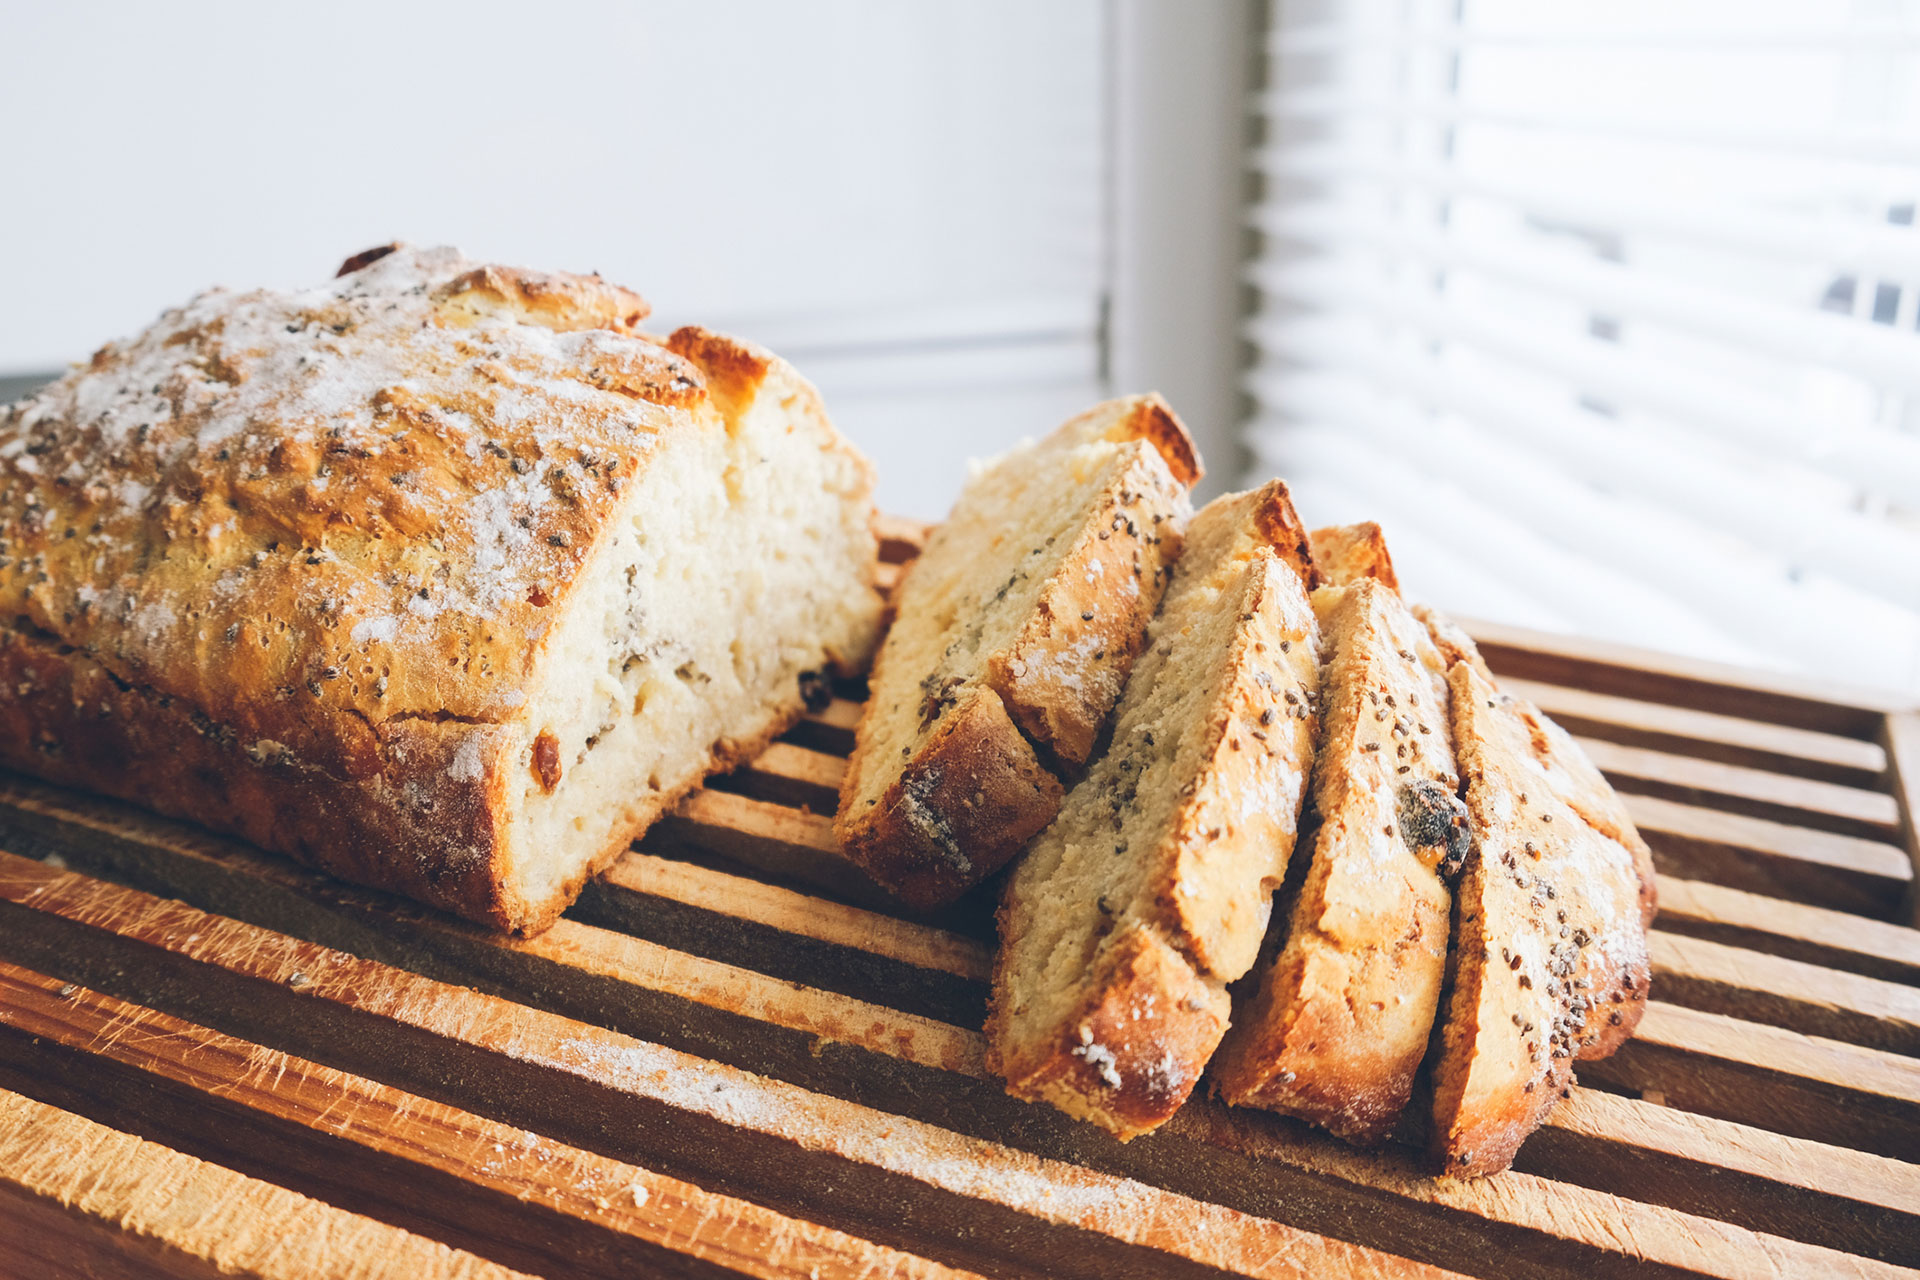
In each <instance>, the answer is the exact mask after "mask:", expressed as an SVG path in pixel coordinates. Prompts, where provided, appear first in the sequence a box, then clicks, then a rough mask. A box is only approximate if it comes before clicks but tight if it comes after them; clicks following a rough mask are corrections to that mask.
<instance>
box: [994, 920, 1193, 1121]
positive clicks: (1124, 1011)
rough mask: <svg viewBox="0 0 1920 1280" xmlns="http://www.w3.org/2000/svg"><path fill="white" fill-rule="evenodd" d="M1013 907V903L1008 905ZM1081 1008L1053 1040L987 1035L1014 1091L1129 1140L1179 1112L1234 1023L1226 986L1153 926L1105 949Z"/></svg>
mask: <svg viewBox="0 0 1920 1280" xmlns="http://www.w3.org/2000/svg"><path fill="white" fill-rule="evenodd" d="M1003 910H1004V908H1003ZM1099 965H1100V968H1099V970H1098V971H1097V972H1096V973H1094V974H1092V975H1090V977H1091V981H1090V982H1089V983H1088V985H1087V991H1088V996H1087V1000H1086V1002H1085V1003H1084V1004H1083V1005H1082V1006H1081V1008H1080V1009H1079V1010H1078V1011H1077V1012H1076V1013H1075V1014H1074V1016H1073V1017H1071V1018H1069V1019H1068V1020H1067V1021H1066V1022H1065V1023H1063V1024H1062V1025H1061V1027H1060V1029H1059V1032H1058V1034H1057V1036H1055V1037H1054V1038H1053V1039H1052V1040H1050V1041H1049V1042H1046V1043H1035V1044H1017V1043H1011V1042H1009V1041H1007V1039H1006V1038H1005V1037H1003V1036H1000V1035H996V1034H994V1029H993V1027H992V1025H991V1024H989V1027H988V1036H987V1046H988V1048H987V1068H988V1070H990V1071H993V1072H995V1073H996V1074H998V1075H1000V1076H1002V1077H1003V1078H1004V1079H1005V1080H1006V1082H1007V1092H1009V1093H1011V1094H1013V1095H1014V1096H1015V1097H1019V1098H1026V1099H1028V1100H1030V1101H1035V1102H1050V1103H1052V1104H1053V1105H1054V1106H1056V1107H1059V1108H1060V1109H1061V1110H1062V1111H1065V1112H1066V1113H1067V1114H1068V1115H1071V1116H1076V1117H1078V1118H1079V1119H1082V1120H1090V1121H1092V1122H1093V1123H1095V1124H1097V1125H1099V1126H1100V1127H1102V1128H1103V1129H1106V1130H1108V1131H1109V1132H1111V1133H1112V1134H1113V1135H1114V1136H1116V1137H1118V1138H1119V1139H1120V1140H1121V1141H1122V1142H1126V1141H1128V1140H1130V1139H1132V1138H1136V1137H1138V1136H1139V1135H1140V1134H1143V1133H1147V1132H1149V1131H1151V1130H1153V1129H1156V1128H1158V1127H1159V1126H1160V1125H1162V1124H1165V1123H1166V1122H1167V1121H1168V1120H1170V1119H1172V1117H1173V1114H1174V1112H1176V1111H1178V1110H1179V1109H1180V1106H1181V1104H1182V1103H1184V1102H1185V1101H1186V1100H1187V1095H1188V1094H1190V1093H1192V1092H1193V1086H1194V1084H1195V1083H1196V1082H1197V1081H1198V1080H1199V1078H1200V1073H1201V1071H1202V1070H1203V1069H1204V1068H1205V1067H1206V1064H1207V1058H1208V1056H1209V1055H1210V1054H1211V1053H1212V1052H1213V1047H1214V1045H1216V1044H1218V1043H1219V1042H1220V1037H1221V1035H1222V1034H1224V1033H1225V1031H1226V1029H1227V1016H1228V1011H1229V1001H1228V998H1227V994H1226V991H1225V990H1224V989H1223V988H1222V987H1221V986H1220V985H1219V984H1218V983H1213V982H1209V981H1207V980H1206V979H1205V978H1203V977H1202V976H1201V975H1200V974H1198V973H1196V972H1195V971H1194V968H1193V965H1192V964H1191V963H1189V962H1188V960H1187V959H1186V957H1185V956H1183V955H1181V954H1180V952H1178V951H1177V950H1175V949H1174V948H1173V947H1171V946H1169V945H1168V944H1167V942H1166V940H1165V939H1163V938H1161V937H1160V936H1159V935H1158V934H1156V933H1155V932H1154V931H1153V930H1152V929H1148V928H1136V929H1133V930H1131V931H1130V932H1128V933H1127V934H1126V935H1125V936H1124V937H1121V938H1118V939H1116V940H1115V941H1114V942H1113V943H1112V944H1111V945H1110V946H1109V947H1107V948H1106V949H1105V950H1104V951H1103V952H1102V953H1101V957H1100V960H1099Z"/></svg>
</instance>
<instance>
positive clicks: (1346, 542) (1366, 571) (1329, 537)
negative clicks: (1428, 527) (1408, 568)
mask: <svg viewBox="0 0 1920 1280" xmlns="http://www.w3.org/2000/svg"><path fill="white" fill-rule="evenodd" d="M1312 544H1313V561H1314V563H1315V564H1317V565H1319V566H1320V574H1321V580H1322V581H1323V582H1330V583H1334V584H1337V585H1340V586H1347V585H1350V584H1352V583H1355V582H1358V581H1360V580H1361V579H1362V578H1373V579H1376V580H1378V581H1380V582H1382V583H1385V584H1386V586H1387V588H1388V589H1389V590H1391V591H1399V590H1400V579H1399V577H1398V575H1396V574H1395V573H1394V571H1393V557H1392V556H1391V555H1389V554H1388V553H1387V538H1386V535H1385V534H1383V533H1382V532H1381V531H1380V526H1379V525H1377V524H1375V523H1374V522H1373V521H1371V520H1368V521H1365V522H1364V523H1361V524H1339V525H1328V526H1326V527H1325V528H1320V529H1315V530H1314V531H1313V534H1312Z"/></svg>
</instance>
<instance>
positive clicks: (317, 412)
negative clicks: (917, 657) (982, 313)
mask: <svg viewBox="0 0 1920 1280" xmlns="http://www.w3.org/2000/svg"><path fill="white" fill-rule="evenodd" d="M646 310H647V308H646V303H645V302H644V301H642V300H641V299H640V298H639V297H638V296H636V295H634V294H632V293H629V292H628V291H626V290H624V289H619V288H616V287H614V286H612V285H609V284H607V283H606V282H605V281H603V280H601V279H599V278H598V277H593V276H576V275H561V274H548V273H541V272H533V271H525V270H521V269H518V268H511V267H500V266H489V265H485V264H477V263H473V262H469V261H467V260H465V259H463V258H462V257H461V256H460V255H459V254H457V253H455V252H454V251H452V250H450V249H426V250H415V249H406V248H397V249H391V250H381V251H374V252H372V253H369V254H365V255H361V256H360V257H358V258H356V259H354V260H352V261H350V262H349V263H348V265H347V268H346V269H345V270H344V271H343V273H342V275H341V276H340V278H338V279H336V280H335V281H333V282H331V283H329V284H327V285H324V286H322V287H319V288H316V289H312V290H308V291H305V292H298V293H287V292H274V291H258V292H253V293H230V292H227V291H224V290H213V291H210V292H208V293H205V294H202V295H201V296H199V297H198V298H196V299H194V300H193V301H192V302H190V303H188V304H187V305H186V306H184V307H181V308H179V309H177V310H174V311H170V312H168V313H167V314H166V315H164V316H162V317H161V318H160V319H159V320H158V321H157V322H156V323H155V324H154V325H153V326H152V327H150V328H149V329H148V330H147V331H145V332H144V333H142V334H140V335H138V336H136V337H134V338H132V339H129V340H127V341H125V342H117V343H111V344H109V345H108V346H106V347H104V348H102V349H101V350H100V351H99V352H98V353H97V354H95V356H94V357H93V359H92V361H91V362H90V363H89V364H87V365H86V366H84V367H81V368H78V369H76V370H74V371H73V372H72V373H70V374H68V375H67V376H66V377H64V378H62V379H61V380H60V381H58V382H56V383H54V384H53V385H52V386H50V387H48V388H47V389H45V390H43V391H42V392H41V393H40V394H39V395H37V396H36V397H35V398H34V399H32V400H30V401H26V402H24V403H22V404H20V405H16V406H13V407H12V408H10V409H7V410H5V411H4V413H0V540H4V544H5V547H4V552H5V554H4V555H0V618H4V619H5V621H6V623H7V624H8V625H7V626H6V627H5V628H0V671H3V672H4V673H5V676H4V679H0V762H3V763H5V764H6V765H7V766H9V767H11V768H15V769H19V770H22V771H24V772H28V773H32V774H36V775H38V776H40V777H44V778H47V779H50V780H52V781H55V782H58V783H63V784H69V785H77V786H84V787H90V788H94V789H96V790H100V791H105V792H108V793H110V794H114V795H118V796H123V797H125V798H128V799H131V800H135V801H137V802H139V803H142V804H146V805H149V806H151V807H153V808H156V809H160V810H162V811H164V812H167V813H171V814H177V815H182V816H185V817H189V818H193V819H196V820H198V821H200V822H203V823H206V824H208V825H210V826H215V827H219V828H221V829H223V830H227V831H231V832H236V833H238V834H239V835H241V836H244V837H245V838H247V839H250V840H252V841H254V842H255V843H257V844H260V845H263V846H266V847H267V848H271V849H277V850H280V851H283V852H286V853H289V854H292V855H294V856H295V857H299V858H302V859H304V860H306V861H307V862H310V863H312V864H314V865H315V866H318V867H321V868H323V869H325V870H327V871H330V872H333V873H335V874H337V875H340V876H343V877H345V878H348V879H352V880H356V881H359V882H361V883H364V884H371V885H377V886H380V887H383V888H388V889H393V890H396V891H398V892H401V893H406V894H411V895H413V896H415V897H417V898H420V899H422V900H424V901H427V902H431V903H434V904H436V905H439V906H442V907H445V908H447V909H449V910H452V911H456V912H458V913H460V914H461V915H464V916H466V917H468V918H469V919H472V920H476V921H480V922H483V923H486V924H490V925H493V926H495V927H498V928H502V929H514V930H519V931H522V932H528V933H531V932H535V931H537V930H539V929H541V928H544V927H545V926H546V925H547V924H549V923H550V922H551V921H552V920H553V919H554V918H555V917H556V916H557V915H558V914H559V913H560V912H561V911H562V910H564V909H565V908H566V906H567V904H568V903H569V902H570V901H572V899H573V896H574V895H575V894H576V893H577V892H578V891H579V889H580V887H581V885H582V884H583V882H584V881H585V880H586V878H587V877H588V876H589V875H591V874H592V873H593V872H594V871H596V870H597V869H599V868H600V867H603V866H605V865H606V864H607V863H608V862H610V861H611V860H612V859H614V858H616V857H618V856H619V855H620V853H621V852H622V851H623V850H624V849H625V848H626V847H627V845H628V844H629V842H630V841H631V840H632V839H633V838H634V837H635V836H636V835H638V834H639V833H640V832H641V831H642V830H643V829H645V827H646V826H647V824H648V823H649V822H650V821H652V820H653V818H654V817H655V816H657V815H658V814H660V813H661V812H663V811H664V810H665V809H667V808H668V807H670V806H671V805H672V804H673V803H674V802H675V800H676V799H677V798H678V797H679V796H680V795H682V794H684V793H685V792H686V791H688V790H689V789H691V788H692V787H694V786H696V785H698V784H699V782H700V780H701V779H702V778H704V777H705V776H706V775H707V774H708V773H709V772H711V771H712V770H714V769H716V768H725V767H727V766H728V765H730V764H732V763H734V762H736V761H738V760H740V759H742V758H744V757H746V756H748V755H750V754H752V753H753V752H754V751H755V750H757V749H758V747H759V745H760V744H762V743H764V742H765V741H767V739H768V738H770V737H771V736H773V735H775V734H778V733H779V732H781V731H782V730H783V729H784V728H785V727H786V726H787V725H788V724H790V723H792V722H793V721H794V720H795V719H796V718H797V717H798V716H799V715H800V714H801V712H802V709H803V698H804V697H805V694H806V690H807V688H809V687H811V686H813V685H815V684H817V682H818V681H819V680H820V678H821V673H822V672H823V671H824V670H826V669H829V668H845V669H849V670H851V669H853V668H855V667H857V666H858V665H860V664H861V663H863V661H864V659H865V656H866V654H867V653H869V652H870V651H871V647H872V645H873V643H874V640H875V638H876V633H877V631H878V627H879V621H880V611H881V604H882V602H881V600H880V597H879V595H878V593H877V592H876V591H875V590H874V587H873V580H874V576H875V568H876V560H877V546H876V543H875V539H874V537H873V533H872V531H871V528H870V521H871V515H872V506H871V501H870V494H871V489H872V474H871V471H870V469H869V468H868V466H867V464H866V462H865V460H864V459H862V458H861V457H860V456H859V454H857V453H856V452H854V450H853V449H852V448H851V447H850V446H848V444H847V443H846V441H845V440H843V439H842V438H841V437H840V435H839V434H838V433H837V432H836V431H835V430H834V428H833V426H832V424H831V423H830V422H829V421H828V420H827V416H826V413H825V411H824V409H823V408H822V406H821V403H820V399H819V397H818V395H816V394H815V392H814V390H813V388H812V387H810V386H809V385H808V384H807V383H806V381H805V380H804V379H802V378H801V377H800V376H799V374H797V373H796V372H795V371H794V370H793V368H792V367H791V366H789V365H788V364H787V363H786V362H785V361H782V360H780V359H779V358H778V357H776V356H774V355H772V354H771V353H770V352H767V351H764V350H761V349H760V348H758V347H754V346H751V345H749V344H747V343H742V342H736V341H734V340H731V339H728V338H724V337H721V336H719V335H717V334H711V333H707V332H705V331H703V330H698V329H686V330H682V331H680V332H679V333H676V334H674V335H673V336H672V337H671V338H670V339H664V340H659V339H650V338H648V337H646V336H645V335H643V334H642V333H640V331H639V330H638V328H637V325H638V324H639V323H640V321H641V320H642V319H643V318H644V317H645V315H646ZM70 535H71V536H70Z"/></svg>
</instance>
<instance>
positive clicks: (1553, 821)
mask: <svg viewBox="0 0 1920 1280" xmlns="http://www.w3.org/2000/svg"><path fill="white" fill-rule="evenodd" d="M1448 681H1449V685H1450V691H1451V710H1452V717H1453V728H1454V738H1455V744H1456V750H1457V752H1458V754H1459V759H1460V765H1461V769H1462V772H1463V773H1464V774H1465V776H1466V804H1467V812H1468V816H1469V820H1470V822H1471V829H1472V832H1473V838H1474V850H1473V852H1472V854H1471V855H1470V856H1469V857H1468V860H1467V866H1466V871H1465V873H1464V875H1463V876H1462V878H1461V881H1460V886H1459V890H1458V895H1457V902H1456V909H1455V922H1456V923H1455V936H1454V956H1453V969H1454V972H1453V975H1452V978H1451V987H1450V991H1449V994H1448V997H1447V1005H1446V1011H1445V1015H1444V1021H1443V1023H1442V1026H1441V1030H1440V1034H1439V1035H1438V1037H1437V1038H1436V1041H1435V1045H1434V1055H1433V1067H1432V1071H1433V1077H1432V1081H1433V1092H1434V1125H1433V1130H1432V1136H1431V1151H1432V1154H1433V1157H1434V1159H1435V1162H1436V1165H1437V1167H1438V1168H1439V1169H1440V1170H1441V1171H1443V1172H1446V1173H1450V1174H1454V1175H1456V1176H1462V1177H1468V1176H1477V1175H1480V1174H1485V1173H1494V1172H1498V1171H1499V1170H1502V1169H1505V1168H1507V1167H1508V1166H1509V1165H1511V1164H1512V1162H1513V1157H1514V1153H1515V1152H1516V1151H1517V1150H1518V1149H1519V1147H1520V1143H1521V1142H1522V1141H1523V1140H1525V1138H1526V1136H1527V1135H1528V1134H1529V1133H1531V1132H1532V1131H1533V1130H1534V1129H1535V1128H1537V1127H1538V1126H1539V1125H1540V1124H1541V1122H1542V1121H1544V1120H1545V1119H1546V1117H1547V1115H1548V1113H1549V1112H1550V1111H1551V1110H1552V1108H1553V1106H1554V1104H1555V1103H1556V1102H1558V1101H1559V1099H1560V1098H1561V1097H1563V1096H1564V1095H1565V1092H1566V1090H1567V1088H1568V1085H1569V1082H1570V1080H1571V1076H1572V1060H1573V1059H1574V1057H1576V1056H1581V1057H1592V1056H1598V1055H1600V1054H1602V1053H1607V1052H1611V1051H1612V1049H1613V1048H1614V1047H1616V1046H1617V1045H1618V1044H1619V1043H1621V1042H1622V1041H1624V1040H1625V1039H1626V1038H1627V1037H1628V1036H1629V1035H1631V1034H1632V1032H1633V1028H1634V1026H1635V1025H1636V1024H1637V1023H1638V1021H1639V1019H1640V1014H1641V1012H1642V1010H1643V1009H1644V1008H1645V1000H1646V993H1647V980H1648V963H1647V948H1646V933H1645V929H1644V926H1643V924H1642V921H1641V916H1640V911H1639V908H1638V898H1639V881H1638V877H1637V875H1636V872H1635V868H1634V858H1633V855H1632V854H1631V853H1630V852H1629V851H1628V850H1627V849H1626V848H1624V847H1623V846H1621V845H1620V844H1619V843H1618V842H1616V841H1614V840H1612V839H1609V838H1608V837H1607V836H1605V835H1603V834H1601V833H1600V832H1599V831H1597V830H1595V829H1594V828H1593V827H1591V826H1589V825H1588V824H1587V823H1586V822H1584V821H1582V820H1581V818H1580V817H1579V815H1578V814H1576V813H1575V812H1574V811H1573V809H1572V808H1571V807H1569V806H1568V805H1567V804H1566V803H1565V802H1564V801H1563V800H1562V799H1561V798H1560V796H1559V794H1558V793H1557V792H1556V790H1555V788H1554V786H1553V785H1552V783H1551V782H1550V780H1549V770H1548V767H1547V766H1546V765H1544V764H1543V762H1542V760H1541V758H1540V756H1539V755H1538V753H1537V750H1536V746H1535V739H1534V735H1533V732H1532V729H1531V726H1530V724H1529V721H1528V718H1527V717H1526V716H1525V715H1523V714H1522V712H1521V710H1520V709H1519V708H1518V707H1517V706H1516V704H1515V702H1514V700H1512V699H1510V698H1507V697H1506V696H1505V695H1502V694H1501V693H1499V692H1498V691H1496V690H1495V689H1494V688H1493V687H1492V686H1491V685H1489V684H1488V683H1487V682H1486V681H1485V680H1483V679H1482V678H1481V677H1480V675H1479V673H1478V672H1477V671H1475V670H1474V668H1473V665H1472V664H1471V663H1469V662H1460V663H1456V664H1455V665H1454V666H1453V668H1452V669H1451V670H1450V671H1449V672H1448Z"/></svg>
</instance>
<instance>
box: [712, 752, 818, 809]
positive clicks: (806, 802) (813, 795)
mask: <svg viewBox="0 0 1920 1280" xmlns="http://www.w3.org/2000/svg"><path fill="white" fill-rule="evenodd" d="M846 773H847V762H846V760H845V759H844V758H842V757H841V756H838V755H833V754H830V753H828V752H825V751H814V750H810V749H808V748H806V747H801V746H797V745H795V744H793V743H790V742H776V743H774V744H773V745H771V746H769V747H768V748H767V749H766V750H765V751H763V752H761V753H760V754H759V755H758V756H757V757H755V758H754V759H753V760H752V761H751V762H750V763H748V764H746V765H743V766H741V767H740V768H739V769H738V770H736V771H735V772H733V773H731V774H726V775H723V776H721V777H718V778H715V779H714V780H713V785H714V786H715V787H716V788H718V789H721V790H726V791H737V792H739V793H740V794H742V795H748V796H752V797H754V798H755V799H757V800H767V801H771V802H772V803H774V804H778V805H785V806H787V807H789V808H794V809H801V810H804V811H806V812H808V813H816V814H819V815H821V816H823V817H827V818H831V817H832V816H833V811H834V807H835V805H837V804H838V803H839V799H840V779H842V778H843V777H845V776H846Z"/></svg>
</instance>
